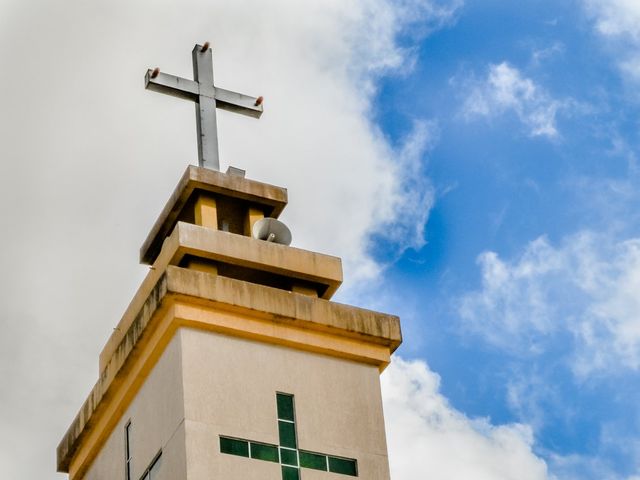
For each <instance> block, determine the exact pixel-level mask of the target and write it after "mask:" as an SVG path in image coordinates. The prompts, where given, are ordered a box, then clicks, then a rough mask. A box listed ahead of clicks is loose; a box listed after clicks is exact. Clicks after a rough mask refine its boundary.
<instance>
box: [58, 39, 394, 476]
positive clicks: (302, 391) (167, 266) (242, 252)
mask: <svg viewBox="0 0 640 480" xmlns="http://www.w3.org/2000/svg"><path fill="white" fill-rule="evenodd" d="M205 47H207V45H205V46H204V47H201V46H196V49H194V51H196V50H197V49H201V51H202V52H204V51H205V50H204V49H205ZM194 62H195V60H194ZM151 75H153V73H151ZM156 77H157V74H156ZM149 78H151V76H150V75H148V82H149ZM256 103H257V102H256ZM215 107H216V106H215V103H214V110H215ZM196 108H198V107H196ZM260 109H261V107H260ZM203 151H204V150H203ZM216 161H217V159H216ZM201 164H202V162H201ZM286 203H287V191H286V189H284V188H281V187H276V186H272V185H267V184H264V183H260V182H257V181H253V180H249V179H247V178H245V177H244V172H242V171H240V170H237V169H232V168H231V169H229V170H228V171H227V173H226V174H225V173H221V172H219V171H216V170H212V169H210V168H206V167H205V166H201V167H195V166H190V167H188V168H187V170H186V171H185V173H184V175H183V177H182V178H181V180H180V182H179V184H178V186H177V187H176V189H175V191H174V193H173V195H172V196H171V198H170V199H169V201H168V203H167V204H166V206H165V208H164V209H163V210H162V213H161V214H160V216H159V218H158V219H157V221H156V223H155V225H154V226H153V228H152V230H151V232H150V233H149V236H148V237H147V239H146V241H145V242H144V245H143V246H142V249H141V261H142V263H145V264H149V265H150V270H149V273H148V275H147V277H146V278H145V279H144V281H143V282H142V284H141V285H140V288H139V289H138V291H137V293H136V294H135V296H134V298H133V299H132V301H131V303H130V305H129V307H128V308H127V310H126V311H125V313H124V315H123V317H122V319H121V320H120V322H119V323H118V325H117V327H116V328H115V330H114V331H113V334H112V335H111V338H110V339H109V341H108V342H107V344H106V345H105V347H104V349H103V350H102V353H101V354H100V361H99V372H100V373H99V379H98V382H97V383H96V385H95V386H94V388H93V390H92V391H91V393H90V394H89V396H88V398H87V399H86V401H85V403H84V405H83V406H82V408H81V409H80V412H79V413H78V415H77V416H76V418H75V419H74V420H73V422H72V424H71V426H70V427H69V429H68V431H67V433H66V434H65V435H64V438H63V439H62V441H61V442H60V445H59V446H58V450H57V461H58V471H60V472H68V474H69V478H70V479H71V480H81V479H85V480H214V479H220V480H279V479H283V480H298V479H304V480H315V479H317V480H331V479H336V480H337V479H345V480H346V479H347V478H348V477H350V476H351V477H361V478H364V479H366V480H389V467H388V459H387V447H386V440H385V432H384V419H383V412H382V401H381V395H380V383H379V374H380V372H381V371H382V370H383V369H384V368H385V367H386V365H388V363H389V361H390V355H391V353H392V352H393V351H394V350H395V349H396V348H397V347H398V346H399V344H400V342H401V333H400V323H399V319H398V318H397V317H395V316H391V315H386V314H382V313H377V312H373V311H369V310H364V309H360V308H357V307H352V306H348V305H342V304H339V303H335V302H331V301H330V298H331V296H332V295H333V294H334V292H335V291H336V290H337V288H338V287H339V285H340V283H341V281H342V266H341V262H340V259H338V258H335V257H331V256H328V255H323V254H319V253H315V252H309V251H305V250H301V249H298V248H294V247H290V246H287V245H282V244H278V243H275V242H271V241H265V240H260V239H256V238H253V237H252V236H251V232H252V228H253V226H254V224H255V223H256V222H257V221H259V220H261V219H263V218H266V217H271V218H277V217H278V215H280V213H281V212H282V210H283V209H284V207H285V205H286Z"/></svg>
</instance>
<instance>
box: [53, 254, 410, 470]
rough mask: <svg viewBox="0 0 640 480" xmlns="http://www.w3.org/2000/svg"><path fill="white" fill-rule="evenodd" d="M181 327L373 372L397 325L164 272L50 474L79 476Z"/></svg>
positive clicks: (288, 295) (383, 361)
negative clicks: (253, 341) (356, 364)
mask: <svg viewBox="0 0 640 480" xmlns="http://www.w3.org/2000/svg"><path fill="white" fill-rule="evenodd" d="M176 312H178V313H177V314H176ZM181 325H183V326H189V327H192V328H204V329H207V330H213V331H218V332H222V333H225V334H230V335H237V336H245V337H248V338H256V339H259V340H261V341H267V342H270V343H279V344H282V345H287V346H290V347H292V348H299V349H303V350H310V351H314V352H320V353H324V354H327V355H333V356H338V357H342V358H349V359H352V360H355V361H360V362H365V363H369V364H373V365H377V366H378V368H380V369H381V370H382V369H383V368H384V367H385V366H386V365H387V364H388V362H389V356H390V355H391V353H392V352H393V351H395V349H396V348H397V347H398V346H399V345H400V343H401V341H402V334H401V331H400V320H399V318H398V317H396V316H393V315H387V314H383V313H378V312H374V311H370V310H365V309H361V308H356V307H351V306H348V305H342V304H338V303H334V302H329V301H327V300H323V299H319V298H313V297H309V296H306V295H300V294H296V293H292V292H287V291H284V290H279V289H275V288H270V287H265V286H262V285H256V284H252V283H248V282H244V281H240V280H234V279H230V278H225V277H221V276H218V275H212V274H209V273H205V272H199V271H195V270H190V269H184V268H179V267H174V266H168V267H167V269H166V272H164V273H162V274H160V275H159V276H158V277H157V281H156V283H155V285H154V286H153V288H152V290H151V292H150V293H149V295H148V296H147V298H146V300H145V302H144V303H143V304H142V306H141V307H140V309H139V311H138V312H137V314H136V315H135V318H134V319H133V320H132V322H131V324H130V325H129V327H128V328H127V331H126V333H125V334H124V335H123V336H122V338H121V340H120V342H119V343H118V346H117V348H116V349H115V351H114V352H113V354H112V355H111V357H110V358H109V361H108V362H107V364H106V367H105V368H104V369H103V370H102V372H101V374H100V378H99V379H98V382H97V383H96V385H95V386H94V388H93V389H92V391H91V393H90V394H89V396H88V398H87V400H86V401H85V402H84V404H83V406H82V408H81V409H80V412H79V413H78V415H77V416H76V418H75V419H74V420H73V422H72V424H71V426H70V427H69V429H68V430H67V432H66V434H65V436H64V437H63V439H62V441H61V442H60V444H59V445H58V449H57V466H58V471H60V472H69V473H70V477H71V478H72V480H73V479H74V478H76V477H80V476H81V475H82V474H83V472H84V471H86V469H87V468H88V466H89V465H90V463H91V461H92V460H93V457H94V455H95V452H97V451H98V449H99V446H100V445H101V443H102V442H104V441H105V440H106V438H108V435H109V433H110V431H111V429H112V428H113V426H114V425H115V424H116V423H117V421H118V420H119V417H120V415H122V413H123V412H124V411H125V410H126V408H127V406H128V404H129V402H130V401H131V399H132V398H133V397H134V396H135V394H136V392H137V389H138V388H139V387H140V386H141V385H142V383H143V382H144V379H145V378H146V376H147V375H148V373H149V371H150V370H151V369H152V368H153V365H154V364H155V361H157V358H159V357H160V355H161V353H162V350H163V349H164V347H165V346H166V344H167V343H168V341H169V340H170V338H171V337H172V336H173V334H174V332H175V329H177V328H179V327H180V326H181ZM269 325H271V326H269Z"/></svg>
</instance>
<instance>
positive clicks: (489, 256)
mask: <svg viewBox="0 0 640 480" xmlns="http://www.w3.org/2000/svg"><path fill="white" fill-rule="evenodd" d="M478 262H479V264H480V267H481V270H482V289H481V290H479V291H477V292H473V293H470V294H468V295H466V296H465V297H464V298H463V299H462V301H461V303H460V310H459V311H460V315H461V317H462V318H463V319H464V321H465V325H466V326H467V327H468V328H470V329H472V330H474V331H476V332H477V333H479V334H481V335H482V336H483V337H484V338H485V339H487V340H488V341H489V342H491V343H492V344H494V345H497V346H499V347H501V348H503V349H506V350H509V351H511V352H513V353H516V352H519V353H520V354H525V355H526V354H537V353H541V352H542V351H544V348H545V347H544V345H545V343H546V342H547V341H548V339H549V337H551V336H553V335H556V334H566V333H569V334H570V335H572V336H573V338H574V340H575V341H574V346H573V349H572V350H570V351H569V352H568V353H569V355H570V356H571V362H572V367H573V369H574V371H575V373H576V374H577V375H579V376H586V375H589V374H591V373H594V372H598V371H607V372H612V371H619V369H620V367H621V366H624V367H626V368H628V369H632V370H638V369H640V296H638V291H640V239H638V238H632V239H629V240H626V241H622V242H616V241H613V240H611V238H609V237H608V236H607V235H605V234H600V235H598V234H595V233H593V232H588V231H586V232H582V233H579V234H576V235H572V236H569V237H567V238H565V239H564V240H563V241H562V243H561V244H560V245H559V246H553V245H552V244H551V243H550V242H549V241H548V240H547V239H546V238H544V237H541V238H538V239H536V240H534V241H533V242H531V243H530V244H529V245H528V246H527V248H526V249H525V250H524V252H523V253H522V254H521V255H520V256H518V257H517V258H515V259H513V260H511V261H505V260H502V259H501V258H499V256H498V255H497V254H496V253H494V252H485V253H483V254H482V255H480V257H479V258H478Z"/></svg>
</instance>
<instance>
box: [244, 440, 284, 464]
mask: <svg viewBox="0 0 640 480" xmlns="http://www.w3.org/2000/svg"><path fill="white" fill-rule="evenodd" d="M251 458H257V459H258V460H266V461H268V462H276V463H278V447H276V446H275V445H267V444H264V443H254V442H251Z"/></svg>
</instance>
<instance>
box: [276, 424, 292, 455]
mask: <svg viewBox="0 0 640 480" xmlns="http://www.w3.org/2000/svg"><path fill="white" fill-rule="evenodd" d="M278 433H279V434H280V446H282V447H289V448H296V427H295V425H294V424H293V423H290V422H283V421H282V420H280V421H279V422H278Z"/></svg>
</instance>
